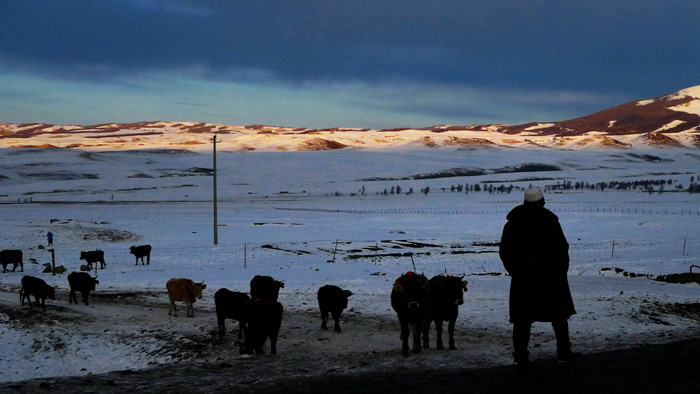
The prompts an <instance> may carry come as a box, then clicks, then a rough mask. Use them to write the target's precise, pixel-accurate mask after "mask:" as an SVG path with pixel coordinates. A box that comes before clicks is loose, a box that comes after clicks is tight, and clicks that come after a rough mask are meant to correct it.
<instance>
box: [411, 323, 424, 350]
mask: <svg viewBox="0 0 700 394" xmlns="http://www.w3.org/2000/svg"><path fill="white" fill-rule="evenodd" d="M418 327H419V324H418V321H416V322H415V323H413V324H411V335H413V353H420V352H421V343H420V342H421V341H420V338H421V334H422V332H421V331H420V329H419V328H418Z"/></svg>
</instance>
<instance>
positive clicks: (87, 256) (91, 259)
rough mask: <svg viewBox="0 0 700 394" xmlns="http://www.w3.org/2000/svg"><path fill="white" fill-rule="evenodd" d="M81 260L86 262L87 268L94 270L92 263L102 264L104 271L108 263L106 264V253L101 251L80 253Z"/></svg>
mask: <svg viewBox="0 0 700 394" xmlns="http://www.w3.org/2000/svg"><path fill="white" fill-rule="evenodd" d="M80 260H85V262H86V263H87V266H88V267H90V269H92V263H97V262H98V261H99V262H100V268H101V269H104V268H105V266H106V265H107V263H105V252H103V251H101V250H91V251H89V252H80Z"/></svg>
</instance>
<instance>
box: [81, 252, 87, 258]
mask: <svg viewBox="0 0 700 394" xmlns="http://www.w3.org/2000/svg"><path fill="white" fill-rule="evenodd" d="M86 258H87V252H80V260H85V259H86Z"/></svg>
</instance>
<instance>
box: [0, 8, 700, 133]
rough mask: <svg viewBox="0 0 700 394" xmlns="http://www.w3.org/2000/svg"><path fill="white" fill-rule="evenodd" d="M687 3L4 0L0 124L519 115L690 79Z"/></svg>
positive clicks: (554, 115) (466, 120)
mask: <svg viewBox="0 0 700 394" xmlns="http://www.w3.org/2000/svg"><path fill="white" fill-rule="evenodd" d="M698 15H700V1H697V0H687V1H686V0H614V1H610V0H600V1H599V0H588V1H577V0H568V1H560V0H558V1H549V0H541V1H518V0H508V1H505V0H489V1H483V0H431V1H425V0H401V1H399V0H392V1H388V0H370V1H363V0H353V1H346V0H333V1H317V0H298V1H297V0H274V1H273V0H253V1H245V0H244V1H238V0H60V1H56V0H2V1H0V21H1V23H0V122H5V123H11V122H12V123H14V122H44V123H56V124H82V125H88V124H95V123H107V122H133V121H151V120H165V121H196V122H211V123H224V124H235V125H245V124H254V123H258V124H268V125H280V126H296V127H318V128H320V127H338V126H343V127H368V128H389V127H408V126H410V127H423V126H430V125H436V124H464V125H470V124H486V123H508V124H522V123H527V122H532V121H554V120H564V119H569V118H574V117H578V116H583V115H587V114H589V113H592V112H595V111H598V110H601V109H605V108H608V107H611V106H614V105H617V104H622V103H624V102H628V101H631V100H636V99H644V98H649V97H656V96H660V95H663V94H666V93H670V92H674V91H677V90H680V89H683V88H686V87H690V86H694V85H698V84H700V78H699V77H700V51H699V50H698V48H699V45H700V25H699V24H698V22H697V21H698Z"/></svg>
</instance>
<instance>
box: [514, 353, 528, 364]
mask: <svg viewBox="0 0 700 394" xmlns="http://www.w3.org/2000/svg"><path fill="white" fill-rule="evenodd" d="M529 356H530V352H528V351H527V350H526V351H515V352H513V362H514V363H515V364H516V365H518V366H519V367H525V366H527V365H530V357H529Z"/></svg>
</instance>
